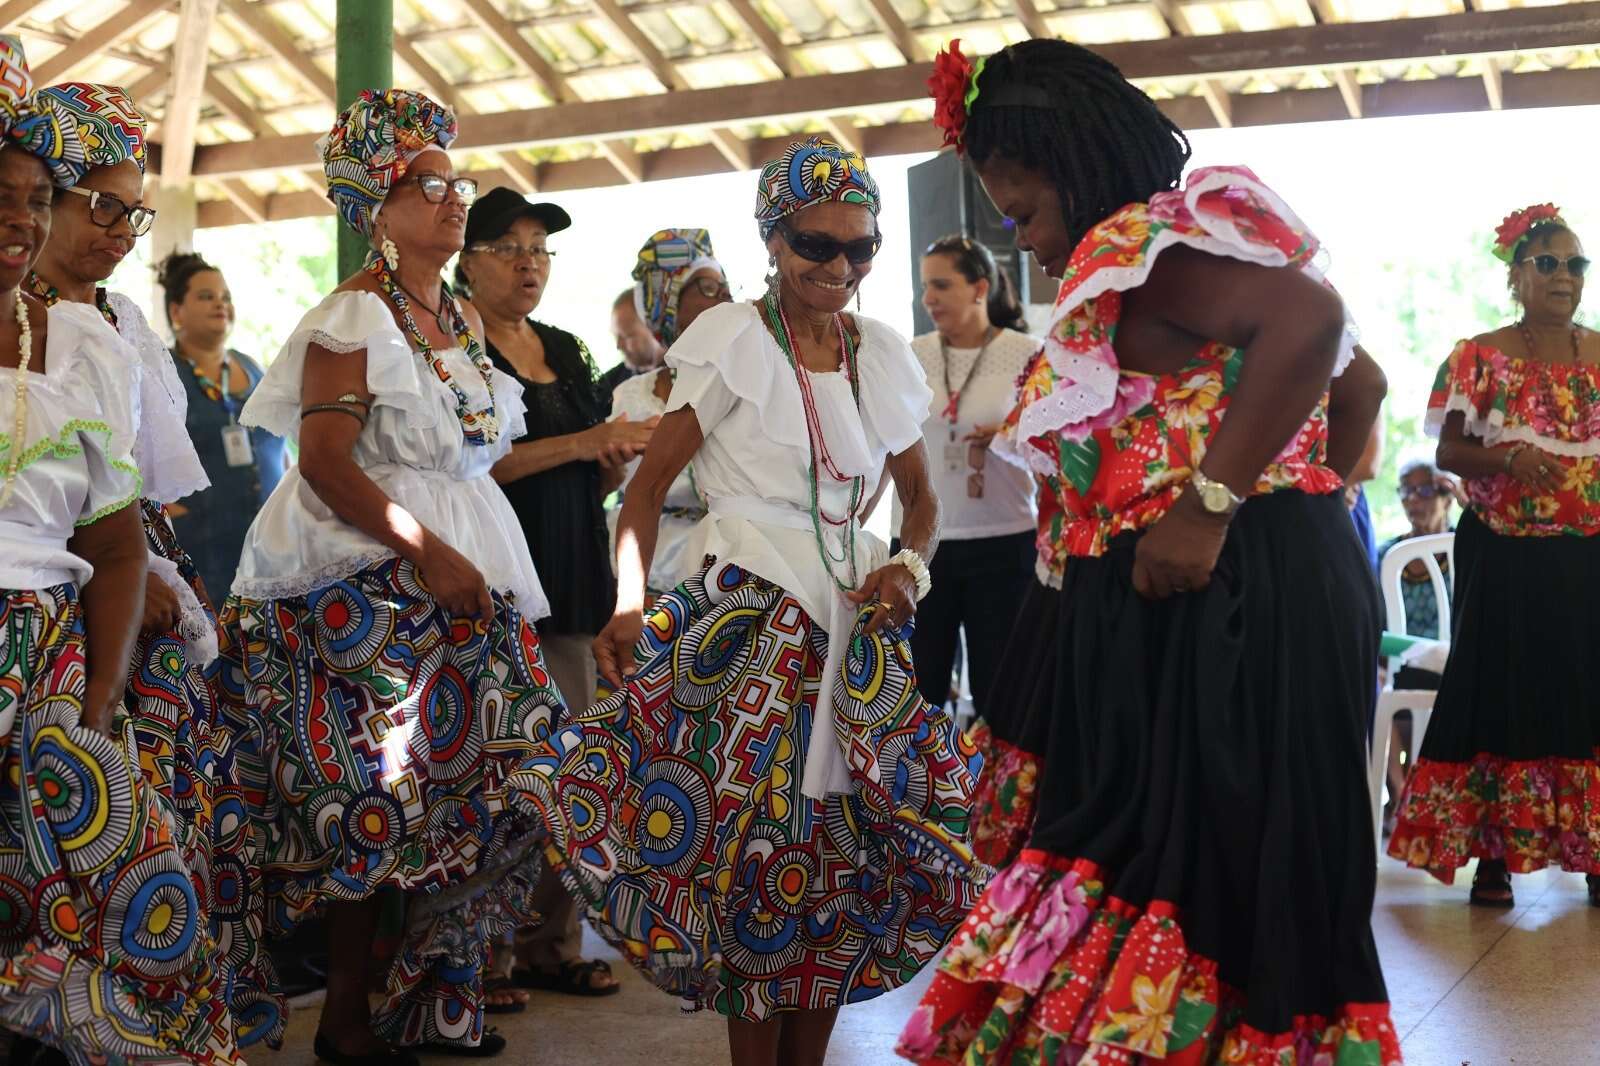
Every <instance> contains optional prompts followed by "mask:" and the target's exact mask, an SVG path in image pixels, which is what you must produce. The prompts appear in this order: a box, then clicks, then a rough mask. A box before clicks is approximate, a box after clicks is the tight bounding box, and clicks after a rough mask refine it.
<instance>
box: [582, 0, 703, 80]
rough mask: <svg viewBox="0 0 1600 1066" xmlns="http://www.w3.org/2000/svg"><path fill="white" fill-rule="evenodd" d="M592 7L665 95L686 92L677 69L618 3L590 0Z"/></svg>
mask: <svg viewBox="0 0 1600 1066" xmlns="http://www.w3.org/2000/svg"><path fill="white" fill-rule="evenodd" d="M590 2H591V3H592V4H593V5H594V10H595V14H596V15H598V16H599V17H600V18H601V19H603V20H605V21H606V22H607V23H609V24H610V25H611V27H612V28H613V29H615V30H616V31H617V32H618V33H620V34H622V36H623V37H625V38H627V41H628V44H629V45H630V46H631V47H632V48H633V51H634V54H636V55H637V56H638V57H639V59H640V60H641V61H643V63H644V65H645V66H647V67H649V68H650V73H652V74H654V75H655V78H656V80H657V81H659V82H660V83H661V87H662V88H663V89H666V90H667V91H668V92H672V91H674V90H678V89H687V88H688V87H689V83H688V82H687V81H685V80H684V77H683V75H682V74H681V73H679V71H678V68H677V67H676V66H674V65H673V64H672V62H671V61H670V60H668V59H667V57H666V56H665V55H663V54H662V52H661V49H660V48H657V47H656V43H655V42H654V41H652V40H651V39H650V35H649V34H648V33H645V32H644V30H643V29H641V28H640V26H639V24H638V23H637V22H635V21H633V18H632V17H631V16H630V15H629V14H628V13H627V11H625V10H624V9H623V8H622V5H620V4H618V3H617V0H590Z"/></svg>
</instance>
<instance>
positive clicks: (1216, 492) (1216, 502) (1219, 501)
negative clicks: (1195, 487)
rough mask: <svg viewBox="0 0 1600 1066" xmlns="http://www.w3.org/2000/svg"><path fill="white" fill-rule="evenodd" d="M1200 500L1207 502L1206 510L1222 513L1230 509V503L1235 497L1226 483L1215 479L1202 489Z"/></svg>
mask: <svg viewBox="0 0 1600 1066" xmlns="http://www.w3.org/2000/svg"><path fill="white" fill-rule="evenodd" d="M1200 502H1201V503H1203V504H1205V508H1206V510H1208V511H1211V512H1213V513H1216V514H1221V513H1222V512H1223V511H1226V510H1227V509H1228V505H1229V504H1230V503H1232V502H1233V499H1232V497H1231V495H1230V494H1229V492H1228V487H1227V486H1226V485H1221V484H1218V483H1217V482H1215V481H1213V482H1211V483H1210V484H1209V485H1207V486H1206V487H1205V488H1203V489H1201V490H1200Z"/></svg>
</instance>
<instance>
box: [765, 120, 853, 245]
mask: <svg viewBox="0 0 1600 1066" xmlns="http://www.w3.org/2000/svg"><path fill="white" fill-rule="evenodd" d="M829 200H836V201H838V202H839V203H844V204H860V205H861V206H862V207H865V208H866V209H867V210H869V211H871V212H872V213H873V215H874V216H876V215H877V213H878V209H879V207H880V206H881V203H880V201H879V199H878V183H877V182H875V181H873V180H872V175H871V174H868V173H867V161H866V159H864V158H863V157H862V156H861V155H859V154H858V153H856V152H851V151H848V150H846V149H844V148H842V147H840V146H839V145H837V144H835V143H834V142H832V141H830V140H827V139H826V138H823V137H807V138H806V139H805V140H803V141H796V142H795V143H794V144H791V145H790V146H789V147H788V148H786V149H784V152H783V155H781V156H779V157H778V158H777V159H774V160H773V161H772V162H770V163H768V164H767V165H766V166H764V167H762V168H761V180H760V183H759V184H758V185H757V186H756V222H757V224H758V225H759V226H760V227H761V239H762V240H766V239H767V238H768V237H770V236H772V231H773V230H774V229H775V228H776V227H777V225H778V222H779V221H780V220H782V219H785V218H788V217H789V216H790V215H792V214H794V213H795V212H796V211H801V210H804V209H805V208H807V207H810V206H811V205H812V204H820V203H825V202H827V201H829Z"/></svg>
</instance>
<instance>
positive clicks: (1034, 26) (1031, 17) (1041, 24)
mask: <svg viewBox="0 0 1600 1066" xmlns="http://www.w3.org/2000/svg"><path fill="white" fill-rule="evenodd" d="M1011 7H1012V8H1013V9H1014V10H1015V11H1016V13H1017V18H1018V19H1020V20H1021V21H1022V28H1023V29H1025V30H1027V31H1028V36H1029V37H1054V36H1055V34H1054V33H1052V32H1051V31H1050V24H1049V23H1048V22H1046V21H1045V20H1044V16H1043V15H1041V14H1040V13H1039V8H1038V7H1037V6H1036V5H1035V4H1034V2H1033V0H1011Z"/></svg>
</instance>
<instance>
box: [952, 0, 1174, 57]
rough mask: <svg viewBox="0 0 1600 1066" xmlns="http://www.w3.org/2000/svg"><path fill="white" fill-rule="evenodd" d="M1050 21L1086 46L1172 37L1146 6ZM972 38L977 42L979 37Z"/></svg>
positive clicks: (1081, 12) (1095, 11)
mask: <svg viewBox="0 0 1600 1066" xmlns="http://www.w3.org/2000/svg"><path fill="white" fill-rule="evenodd" d="M1049 22H1050V28H1051V29H1054V30H1056V31H1057V32H1058V33H1061V35H1062V36H1064V37H1066V39H1067V40H1069V41H1077V42H1078V43H1079V44H1086V45H1095V44H1107V43H1109V42H1112V41H1145V40H1152V39H1154V38H1157V37H1166V36H1169V34H1168V32H1167V24H1166V23H1165V22H1163V21H1162V19H1161V16H1160V14H1158V13H1157V12H1156V11H1155V9H1154V8H1151V7H1147V6H1145V5H1143V4H1129V5H1118V6H1115V7H1102V8H1078V9H1076V10H1073V11H1066V12H1062V13H1059V14H1055V15H1052V16H1050V18H1049ZM968 36H969V35H968V34H966V33H963V34H962V38H961V40H962V51H966V47H965V46H966V41H967V38H968ZM971 36H972V37H973V39H974V40H975V39H976V34H973V35H971ZM1024 36H1026V34H1024Z"/></svg>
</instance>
